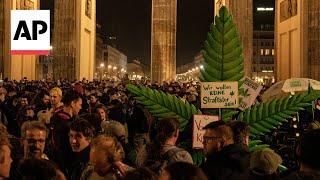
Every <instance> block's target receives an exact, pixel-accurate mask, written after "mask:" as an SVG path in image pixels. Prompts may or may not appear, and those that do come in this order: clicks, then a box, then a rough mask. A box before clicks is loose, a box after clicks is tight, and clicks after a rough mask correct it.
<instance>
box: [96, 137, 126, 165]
mask: <svg viewBox="0 0 320 180" xmlns="http://www.w3.org/2000/svg"><path fill="white" fill-rule="evenodd" d="M91 148H92V149H95V150H98V151H103V152H105V153H106V156H107V160H108V162H110V163H113V162H117V161H122V160H123V158H124V151H123V148H122V146H121V144H120V143H119V142H118V141H117V140H116V139H115V138H114V137H112V136H108V135H104V134H103V135H99V136H97V137H96V138H94V139H93V141H92V143H91Z"/></svg>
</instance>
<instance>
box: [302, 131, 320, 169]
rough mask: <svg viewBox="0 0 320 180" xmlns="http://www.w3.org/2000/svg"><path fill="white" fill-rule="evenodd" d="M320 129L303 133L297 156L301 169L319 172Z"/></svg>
mask: <svg viewBox="0 0 320 180" xmlns="http://www.w3.org/2000/svg"><path fill="white" fill-rule="evenodd" d="M319 139H320V129H315V130H311V131H308V132H306V133H304V134H303V135H302V137H301V142H300V145H299V147H298V156H299V157H300V162H301V165H302V168H303V167H306V166H308V167H309V168H312V169H315V170H319V171H320V163H319V162H320V154H319V152H320V141H319Z"/></svg>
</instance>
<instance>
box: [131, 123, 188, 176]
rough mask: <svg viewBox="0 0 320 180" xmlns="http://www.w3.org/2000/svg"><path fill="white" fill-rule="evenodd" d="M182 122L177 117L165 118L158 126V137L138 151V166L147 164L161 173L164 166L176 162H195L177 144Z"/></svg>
mask: <svg viewBox="0 0 320 180" xmlns="http://www.w3.org/2000/svg"><path fill="white" fill-rule="evenodd" d="M179 127H180V123H179V121H178V120H177V119H176V118H164V119H162V120H160V121H159V122H158V124H157V127H156V134H157V135H156V139H155V140H154V141H153V142H152V143H151V144H148V145H147V146H144V147H143V148H141V149H140V150H139V151H138V154H137V160H136V163H137V166H138V167H141V166H147V167H149V168H150V169H151V170H152V171H154V172H155V173H157V174H160V173H161V172H162V171H163V169H164V167H166V166H167V165H170V164H172V163H174V162H178V161H182V162H188V163H191V164H192V163H193V160H192V157H191V155H190V154H189V153H188V152H187V151H185V150H184V149H182V148H178V147H177V146H176V142H177V139H178V137H179Z"/></svg>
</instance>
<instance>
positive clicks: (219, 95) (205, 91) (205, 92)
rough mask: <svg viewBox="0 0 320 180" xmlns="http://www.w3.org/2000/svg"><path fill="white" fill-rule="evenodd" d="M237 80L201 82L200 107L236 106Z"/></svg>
mask: <svg viewBox="0 0 320 180" xmlns="http://www.w3.org/2000/svg"><path fill="white" fill-rule="evenodd" d="M238 106H239V100H238V82H202V83H201V108H237V107H238Z"/></svg>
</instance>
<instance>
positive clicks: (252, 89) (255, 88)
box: [239, 77, 262, 110]
mask: <svg viewBox="0 0 320 180" xmlns="http://www.w3.org/2000/svg"><path fill="white" fill-rule="evenodd" d="M261 89H262V86H261V85H259V84H258V83H256V82H254V81H253V80H251V79H250V78H248V77H245V78H244V81H243V90H244V95H243V99H242V102H241V104H240V106H239V109H241V110H245V109H247V108H248V107H250V106H251V105H252V104H253V103H254V100H255V99H256V98H257V96H258V95H259V93H260V91H261Z"/></svg>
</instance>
